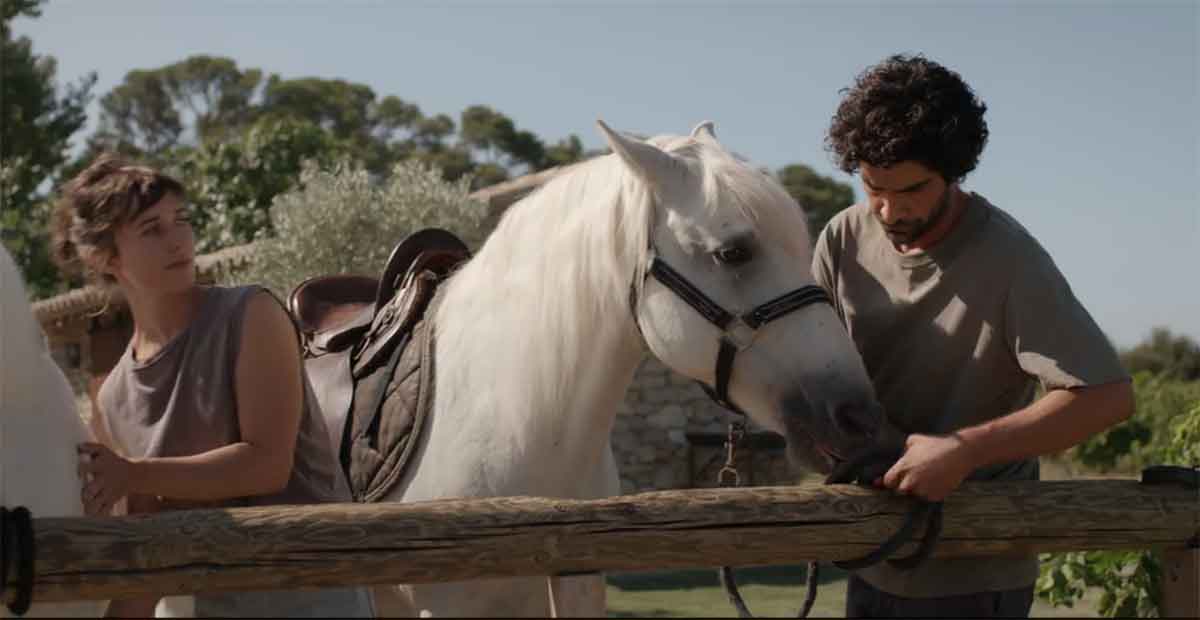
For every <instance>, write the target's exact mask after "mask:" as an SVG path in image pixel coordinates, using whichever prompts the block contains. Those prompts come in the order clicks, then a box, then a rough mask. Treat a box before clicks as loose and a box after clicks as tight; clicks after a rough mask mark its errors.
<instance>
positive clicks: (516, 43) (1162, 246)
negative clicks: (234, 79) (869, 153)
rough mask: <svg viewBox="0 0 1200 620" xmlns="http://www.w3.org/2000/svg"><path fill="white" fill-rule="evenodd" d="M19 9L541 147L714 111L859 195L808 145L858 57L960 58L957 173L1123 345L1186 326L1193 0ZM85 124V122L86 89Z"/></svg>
mask: <svg viewBox="0 0 1200 620" xmlns="http://www.w3.org/2000/svg"><path fill="white" fill-rule="evenodd" d="M43 9H44V10H43V15H42V17H40V18H37V19H19V20H17V21H16V22H15V23H14V31H15V32H16V33H17V34H18V35H26V36H29V37H30V38H31V39H32V40H33V43H34V50H35V51H36V52H38V53H42V54H50V55H53V56H54V57H56V58H57V60H58V75H59V79H60V81H64V82H66V81H74V80H76V79H78V78H80V77H81V76H83V75H85V74H87V73H88V72H92V71H95V72H96V73H97V74H98V82H97V84H96V87H95V89H94V91H93V92H94V93H96V94H98V95H103V94H104V93H107V92H108V91H109V90H111V89H112V88H113V87H114V86H116V85H117V84H119V83H120V82H121V80H122V79H123V78H124V76H125V74H126V73H127V72H128V71H130V70H133V69H150V68H157V67H161V66H163V65H166V64H170V63H172V62H175V61H178V60H182V59H184V58H186V57H188V56H190V55H193V54H210V55H219V56H227V57H230V58H233V59H235V60H236V61H237V63H238V66H239V67H241V68H243V69H245V68H261V69H263V70H264V71H265V72H266V73H268V74H269V73H278V74H279V75H280V76H281V77H284V78H298V77H322V78H341V79H345V80H350V81H354V82H361V83H364V84H367V85H369V86H370V87H371V88H372V89H374V91H375V93H376V95H377V96H379V97H383V96H386V95H396V96H399V97H400V98H402V99H404V100H406V101H409V102H412V103H416V104H417V105H419V106H420V108H421V110H422V111H423V112H424V113H426V114H429V115H432V114H438V113H445V114H448V115H450V116H451V117H454V118H457V117H458V114H459V112H460V111H461V110H462V109H464V108H466V107H467V106H470V105H473V104H485V105H490V106H492V107H493V108H495V109H497V110H499V111H501V112H503V113H505V114H507V115H508V116H510V117H511V118H512V119H513V120H514V122H515V123H516V125H517V126H518V127H519V128H521V129H528V130H531V131H533V132H534V133H536V134H537V135H538V136H539V137H541V138H542V139H543V140H545V141H547V142H555V141H557V140H558V139H560V138H563V137H565V136H567V135H569V134H572V133H574V134H576V135H578V136H579V137H580V138H581V139H582V140H583V142H584V145H585V147H587V148H600V147H602V146H603V140H602V138H601V137H600V135H599V134H598V132H597V130H596V128H595V120H596V119H597V118H602V119H603V120H604V121H605V122H607V123H608V124H609V125H611V126H613V127H615V128H617V129H622V130H626V131H631V132H636V133H642V134H648V135H658V134H664V133H670V134H683V133H686V132H688V131H690V130H691V128H692V127H693V126H695V125H696V124H697V123H699V122H700V121H703V120H712V121H714V122H715V123H716V133H717V136H718V137H719V138H720V140H721V141H722V143H724V144H725V145H726V146H727V147H729V148H731V149H732V150H735V151H737V152H738V153H740V154H741V155H743V156H745V157H748V158H749V159H750V160H752V161H753V162H754V163H756V164H759V165H763V166H768V167H771V168H778V167H781V166H784V165H787V164H790V163H804V164H808V165H810V166H812V167H813V168H815V169H816V170H817V171H819V172H821V173H823V174H827V175H830V176H833V177H834V178H836V179H838V180H840V181H844V182H847V183H851V184H853V185H854V186H855V192H856V196H858V197H861V196H862V189H861V186H860V182H859V180H858V179H857V178H856V177H851V176H848V175H846V174H844V173H842V172H840V171H838V170H837V169H836V168H835V167H834V165H833V164H832V159H831V157H830V155H829V153H827V152H826V151H825V150H824V146H823V140H824V135H825V131H826V129H827V128H828V124H829V120H830V117H831V116H832V114H833V112H834V109H835V108H836V106H837V102H838V100H839V92H838V91H839V90H840V89H843V88H846V87H848V86H850V85H851V84H852V83H853V80H854V77H855V76H856V75H857V74H858V73H859V72H861V71H862V70H863V69H865V68H867V67H868V66H870V65H872V64H874V63H876V62H878V61H880V60H881V59H883V58H885V57H886V56H888V55H890V54H895V53H910V54H913V53H920V54H924V55H925V56H927V57H928V58H930V59H933V60H936V61H938V62H940V63H942V64H944V65H946V66H947V67H949V68H950V69H952V70H954V71H957V72H958V73H960V74H961V75H962V76H963V78H964V79H965V80H966V81H967V82H968V83H969V84H970V85H971V87H972V88H973V89H974V91H975V93H976V94H977V95H978V96H979V98H980V99H982V100H983V101H984V103H985V104H986V105H987V107H988V112H987V117H986V118H987V121H988V125H989V128H990V131H991V137H990V139H989V142H988V145H987V148H986V150H985V151H984V153H983V157H982V159H981V161H980V165H979V168H978V169H976V171H975V172H973V173H972V174H971V175H970V176H969V177H968V178H967V179H966V181H965V182H964V184H963V186H964V188H965V189H968V190H972V191H976V192H979V193H980V194H982V195H984V196H985V197H987V198H988V199H989V200H990V201H991V202H992V203H993V204H996V205H997V206H999V207H1000V208H1001V209H1003V210H1005V211H1007V212H1008V213H1010V214H1011V215H1013V216H1014V217H1015V218H1016V219H1017V220H1018V221H1020V222H1021V223H1022V224H1024V226H1025V227H1026V228H1027V229H1028V230H1029V231H1030V232H1031V233H1032V234H1033V235H1034V236H1035V237H1036V238H1037V239H1038V240H1039V241H1040V242H1041V244H1042V245H1043V246H1044V247H1045V248H1046V249H1047V251H1048V252H1049V253H1050V255H1051V257H1052V258H1053V259H1054V261H1055V262H1056V264H1057V265H1058V267H1059V269H1060V270H1061V271H1062V272H1063V274H1064V275H1065V276H1066V278H1067V280H1068V281H1069V282H1070V285H1071V288H1072V290H1073V291H1074V293H1075V295H1076V296H1077V297H1078V298H1079V300H1080V301H1081V302H1082V303H1083V305H1084V307H1085V308H1087V309H1088V311H1089V312H1090V313H1091V314H1092V316H1093V317H1094V318H1095V319H1096V321H1097V323H1098V324H1099V325H1100V327H1101V328H1102V329H1103V330H1104V331H1105V333H1107V334H1108V336H1109V338H1111V339H1112V340H1113V342H1114V343H1115V344H1117V345H1118V346H1120V347H1128V346H1132V345H1134V344H1137V343H1138V342H1139V341H1141V340H1142V339H1143V338H1145V337H1146V336H1147V335H1148V334H1149V331H1150V329H1151V328H1152V327H1154V326H1165V327H1169V328H1170V329H1171V330H1172V331H1174V332H1176V333H1182V334H1186V335H1189V336H1191V337H1192V338H1194V339H1197V340H1200V275H1198V272H1200V190H1198V188H1200V160H1198V156H1197V152H1198V150H1200V131H1198V127H1197V120H1196V117H1197V112H1198V111H1200V105H1198V104H1200V101H1198V96H1197V88H1198V87H1197V84H1198V82H1200V68H1198V64H1197V31H1198V27H1200V15H1198V11H1197V2H1195V1H1194V0H1193V1H1190V2H1188V1H1179V2H1152V1H1148V2H1137V1H1133V0H1130V1H1126V2H1100V1H1087V2H1084V1H1057V2H1053V1H1052V2H1018V1H1009V2H1004V1H992V2H968V1H953V2H952V1H948V0H947V1H941V2H907V1H897V2H860V1H847V2H838V3H828V2H803V1H792V2H713V1H699V0H692V1H687V2H680V1H658V2H637V3H635V2H596V1H592V2H578V1H560V2H546V1H543V2H508V1H505V0H495V1H492V2H439V3H429V2H366V1H343V2H334V1H332V0H325V1H321V2H316V1H311V0H301V1H296V2H283V1H281V0H247V1H240V2H234V1H231V0H208V1H205V2H200V1H188V2H183V1H180V2H160V1H148V0H144V1H133V0H106V1H105V2H93V1H90V0H51V1H50V2H48V3H47V4H46V5H45V6H44V7H43ZM90 110H91V116H90V118H89V126H88V129H87V130H85V131H84V132H81V133H80V134H77V137H76V143H80V142H82V140H83V138H84V137H86V135H87V134H89V133H90V132H91V130H92V129H93V128H94V126H95V117H96V113H97V108H96V105H95V103H93V105H92V107H91V108H90Z"/></svg>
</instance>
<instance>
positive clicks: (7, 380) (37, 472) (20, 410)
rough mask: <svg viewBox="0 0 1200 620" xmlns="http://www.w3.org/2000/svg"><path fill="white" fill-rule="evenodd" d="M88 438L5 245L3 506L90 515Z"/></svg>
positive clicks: (0, 391)
mask: <svg viewBox="0 0 1200 620" xmlns="http://www.w3.org/2000/svg"><path fill="white" fill-rule="evenodd" d="M87 438H88V432H87V429H86V428H85V427H84V425H83V421H82V420H81V419H80V417H79V414H78V413H77V411H76V409H75V396H74V393H73V391H72V390H71V386H70V385H69V384H68V383H67V379H66V377H64V376H63V373H62V371H61V370H60V369H59V368H58V365H57V364H55V363H54V360H53V359H52V358H51V357H50V353H49V351H48V350H47V348H46V339H45V336H44V335H43V334H42V329H41V327H40V326H39V325H38V324H37V321H36V320H35V319H34V317H33V313H32V311H31V310H30V307H29V299H28V297H27V296H26V294H25V286H24V284H23V283H22V280H21V274H20V272H19V271H18V270H17V265H16V263H15V262H14V261H13V258H12V256H11V255H9V253H8V251H7V250H6V249H5V248H4V247H3V246H0V505H3V506H4V507H5V508H8V509H9V510H11V509H13V508H16V507H18V506H24V507H26V508H28V509H29V510H30V512H31V513H32V514H33V516H34V518H38V517H80V516H83V504H82V502H81V500H80V489H81V487H82V482H81V481H80V479H79V475H78V474H77V473H76V470H75V466H76V463H77V462H78V461H77V457H76V452H75V446H76V445H77V444H78V443H79V442H81V441H85V440H87ZM10 579H11V577H10ZM106 605H107V602H106V601H80V602H70V603H37V602H36V601H35V602H34V604H33V606H32V607H30V608H29V611H28V612H27V613H26V615H27V616H41V617H59V618H61V617H98V616H100V615H101V614H103V613H104V608H105V606H106ZM0 615H3V616H5V617H7V616H9V615H10V614H9V610H8V608H7V607H4V606H0Z"/></svg>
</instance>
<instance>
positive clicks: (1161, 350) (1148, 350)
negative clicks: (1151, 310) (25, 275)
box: [1121, 327, 1200, 381]
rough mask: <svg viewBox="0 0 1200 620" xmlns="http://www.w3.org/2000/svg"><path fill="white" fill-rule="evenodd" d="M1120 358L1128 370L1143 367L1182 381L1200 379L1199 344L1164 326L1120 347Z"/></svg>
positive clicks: (1135, 370) (1136, 370)
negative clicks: (1131, 344)
mask: <svg viewBox="0 0 1200 620" xmlns="http://www.w3.org/2000/svg"><path fill="white" fill-rule="evenodd" d="M1121 361H1122V362H1123V363H1124V364H1125V368H1127V369H1128V370H1129V371H1130V372H1141V371H1146V372H1150V373H1154V374H1156V375H1164V376H1166V377H1169V378H1172V379H1179V380H1182V381H1200V345H1198V344H1196V341H1195V340H1192V339H1191V338H1188V337H1187V336H1183V335H1178V336H1177V335H1175V334H1172V333H1171V330H1170V329H1168V328H1166V327H1156V328H1154V329H1153V330H1151V331H1150V337H1149V338H1147V339H1146V340H1145V341H1144V342H1142V343H1141V344H1139V345H1137V346H1136V347H1134V348H1132V349H1130V350H1128V351H1123V352H1122V353H1121Z"/></svg>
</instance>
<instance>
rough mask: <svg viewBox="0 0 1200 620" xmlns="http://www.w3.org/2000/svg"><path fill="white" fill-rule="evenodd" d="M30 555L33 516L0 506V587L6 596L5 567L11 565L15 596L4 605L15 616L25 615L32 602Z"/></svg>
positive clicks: (18, 509)
mask: <svg viewBox="0 0 1200 620" xmlns="http://www.w3.org/2000/svg"><path fill="white" fill-rule="evenodd" d="M34 553H35V549H34V538H33V515H32V514H30V512H29V509H28V508H26V507H24V506H18V507H17V508H14V509H12V510H9V509H7V508H4V507H0V588H2V590H3V592H5V596H7V592H8V568H9V564H10V563H11V564H14V565H15V566H14V567H15V568H16V575H15V577H16V580H15V583H14V586H15V588H16V593H15V594H14V596H13V597H12V600H8V601H7V602H6V603H5V606H6V607H8V610H9V611H10V612H12V614H13V615H15V616H23V615H25V612H27V611H29V606H30V604H32V603H33V571H34V564H33V559H34ZM14 555H15V559H14V560H13V561H12V562H10V558H11V557H12V556H14Z"/></svg>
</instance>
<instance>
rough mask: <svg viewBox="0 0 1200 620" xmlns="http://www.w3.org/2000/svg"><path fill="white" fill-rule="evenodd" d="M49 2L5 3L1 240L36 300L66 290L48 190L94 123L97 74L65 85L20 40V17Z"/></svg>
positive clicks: (0, 25) (0, 27)
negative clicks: (79, 135) (49, 227)
mask: <svg viewBox="0 0 1200 620" xmlns="http://www.w3.org/2000/svg"><path fill="white" fill-rule="evenodd" d="M41 4H42V0H0V38H2V40H0V76H2V78H3V79H0V240H2V241H3V243H4V246H5V247H6V248H7V249H8V250H9V252H11V253H12V254H13V256H14V258H15V259H16V260H17V264H19V265H20V266H21V269H22V271H23V272H24V276H25V279H26V281H27V282H28V283H29V287H30V289H31V290H32V292H33V293H34V294H35V295H38V296H42V295H46V294H50V293H52V292H55V291H56V290H57V289H58V288H60V285H59V283H58V276H57V271H56V269H55V267H54V265H53V264H52V263H51V261H50V259H49V253H48V250H47V247H48V244H47V237H46V221H47V217H48V215H49V209H48V205H47V204H46V197H45V196H44V195H43V194H42V191H41V188H42V186H43V185H44V184H45V183H46V182H47V181H50V180H51V179H53V178H54V177H55V176H56V175H57V174H58V173H59V171H60V169H61V168H62V166H63V164H64V162H66V161H67V151H68V148H69V146H70V139H71V136H72V135H74V134H75V132H76V131H78V130H79V129H80V128H81V127H83V125H84V123H85V122H86V120H87V117H86V112H85V109H86V107H87V104H88V101H89V100H90V97H91V89H92V86H93V85H94V84H95V81H96V76H95V75H94V74H91V75H88V76H86V77H84V78H83V79H81V80H80V81H79V82H78V83H77V84H72V85H67V86H66V87H63V88H60V87H59V85H58V83H57V77H56V76H57V63H56V62H55V60H54V58H53V57H51V56H45V55H38V54H35V53H34V51H33V44H32V42H31V41H30V40H29V38H28V37H14V36H13V33H12V28H11V23H12V20H14V19H16V18H17V17H27V18H36V17H39V16H40V15H41V10H40V5H41Z"/></svg>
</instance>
